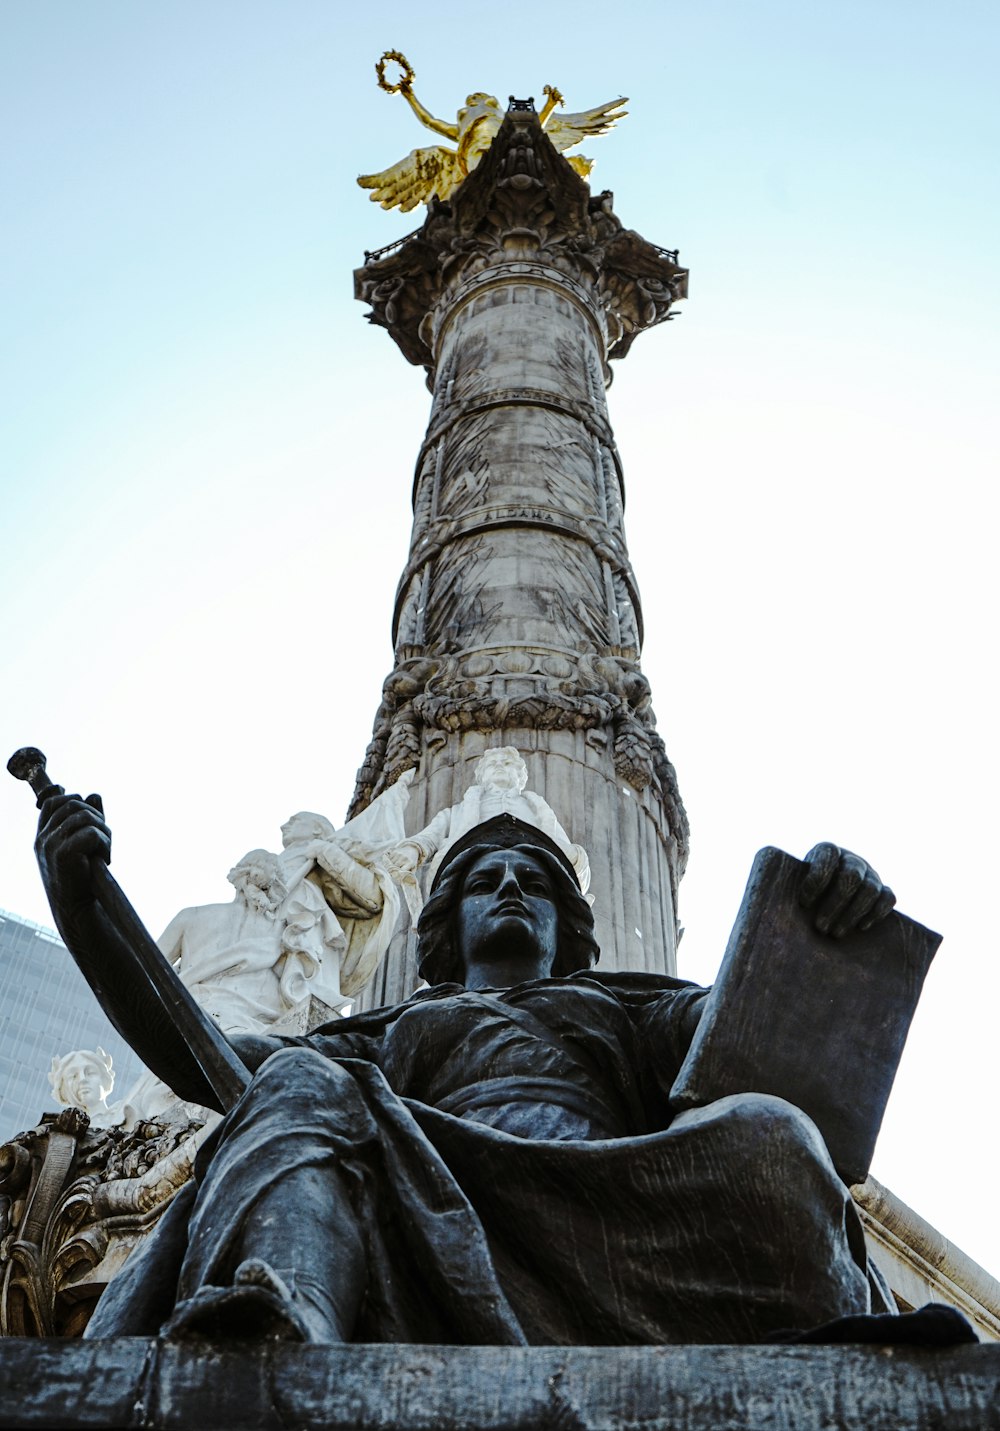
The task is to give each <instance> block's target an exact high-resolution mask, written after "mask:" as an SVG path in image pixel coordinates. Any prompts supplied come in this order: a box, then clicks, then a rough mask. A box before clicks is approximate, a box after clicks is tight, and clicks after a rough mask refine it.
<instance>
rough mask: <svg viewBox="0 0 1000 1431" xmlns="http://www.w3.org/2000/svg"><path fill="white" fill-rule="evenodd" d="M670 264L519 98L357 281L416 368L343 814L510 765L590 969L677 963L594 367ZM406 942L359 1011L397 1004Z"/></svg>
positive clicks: (679, 832)
mask: <svg viewBox="0 0 1000 1431" xmlns="http://www.w3.org/2000/svg"><path fill="white" fill-rule="evenodd" d="M686 281H687V274H686V271H685V270H684V269H682V268H680V267H679V265H678V263H677V256H676V254H673V253H668V252H666V251H665V250H662V249H658V248H656V247H654V245H652V244H649V243H647V242H646V241H645V240H643V239H641V238H639V236H638V235H637V234H635V233H632V232H630V231H628V230H626V229H624V228H623V227H622V224H621V222H620V221H619V220H618V218H617V217H616V216H615V215H614V213H613V211H612V203H611V195H610V194H601V195H598V196H592V195H591V193H590V190H589V189H588V187H587V185H586V184H585V183H584V182H583V180H581V179H580V178H579V177H578V176H577V175H576V174H575V173H574V172H573V170H572V169H571V168H570V166H569V164H568V163H567V162H566V160H565V159H563V158H562V157H561V156H560V155H559V154H557V153H556V151H555V150H554V149H553V147H552V145H551V143H550V142H549V140H548V139H547V138H546V137H545V135H544V133H543V132H542V129H541V127H540V125H539V122H538V118H537V116H536V115H535V114H534V112H533V110H531V109H530V108H528V109H523V108H522V109H512V110H511V112H510V113H509V114H508V116H507V119H506V121H505V123H504V125H503V128H502V129H501V131H500V133H499V135H498V136H497V138H496V139H495V140H494V142H493V145H492V146H491V148H490V150H489V151H488V153H487V154H486V156H485V157H484V159H483V161H482V163H481V164H480V165H479V167H478V168H477V169H476V170H474V172H473V173H472V174H471V175H470V176H469V178H468V179H467V180H466V181H465V183H464V184H463V185H462V187H461V188H460V189H459V190H458V191H457V193H456V194H455V195H454V196H453V197H452V199H451V200H450V202H448V203H444V204H439V203H435V204H434V205H433V206H432V208H431V210H430V212H429V214H428V218H427V220H426V222H425V224H424V226H423V228H422V229H421V230H420V231H419V233H417V234H416V235H414V236H413V237H411V238H410V239H409V240H407V241H406V242H404V243H403V244H402V245H401V246H400V247H398V248H396V249H395V250H394V251H393V252H391V253H389V254H387V255H383V256H381V257H378V256H374V257H373V258H372V259H370V260H369V262H367V263H366V264H365V266H364V267H363V268H361V269H359V270H358V271H357V273H356V275H355V282H356V292H357V296H358V297H359V298H361V299H363V300H364V301H365V302H367V303H369V304H370V305H371V308H372V312H371V314H370V315H369V316H370V318H371V320H372V321H373V322H375V323H378V324H380V325H382V326H384V327H386V328H388V330H389V332H390V333H391V334H392V336H393V338H394V339H395V340H396V342H397V343H398V344H399V346H400V348H401V349H402V351H403V353H404V355H405V356H406V357H407V358H408V359H409V360H410V361H411V362H414V363H420V364H423V365H424V366H425V368H426V369H427V373H428V381H429V383H430V386H431V389H432V391H433V394H434V403H433V407H432V411H431V418H430V424H429V426H428V430H427V435H426V437H425V439H424V442H423V445H422V447H421V450H420V454H419V457H418V461H417V469H416V478H415V482H414V490H413V511H414V520H413V536H412V541H411V547H410V556H409V560H408V562H407V566H406V570H405V571H404V572H403V576H402V578H401V581H400V584H399V591H398V595H397V601H396V612H395V620H394V632H393V639H394V644H395V652H396V667H395V670H394V671H393V672H392V674H391V675H390V677H389V678H388V680H387V681H386V683H385V687H384V690H383V701H382V706H381V708H380V710H379V712H378V716H377V718H376V721H375V729H374V733H373V737H372V742H371V745H370V747H369V750H368V753H367V756H366V758H365V763H364V765H363V767H362V769H361V771H360V772H359V779H358V789H357V793H356V796H355V802H354V806H353V810H357V809H361V808H363V807H364V805H365V804H366V803H367V802H368V801H369V800H370V799H371V798H372V797H373V796H374V795H377V794H378V793H379V792H380V791H381V790H383V789H384V788H385V787H386V786H387V785H388V784H391V783H392V782H393V781H394V780H395V779H397V778H398V776H399V775H400V774H401V773H402V771H403V770H406V769H408V768H410V767H412V766H416V767H417V772H418V773H417V777H416V780H415V781H414V785H413V788H412V795H411V802H410V807H409V810H408V812H407V828H408V829H411V830H416V829H419V828H420V825H421V823H426V821H427V820H428V819H429V818H430V817H431V816H433V815H434V814H436V813H437V811H438V810H439V809H441V808H442V806H443V805H447V804H453V803H455V802H456V801H457V800H459V799H460V798H461V796H462V795H463V794H464V793H465V790H466V789H467V788H468V786H469V784H470V783H471V781H472V771H473V767H474V764H475V761H476V760H477V759H478V757H479V755H480V754H481V753H482V751H483V750H484V749H485V748H486V747H487V746H489V745H498V744H513V745H516V746H517V747H518V748H519V750H521V752H522V754H524V756H525V758H526V760H527V762H528V769H529V777H530V780H529V783H530V788H532V789H534V790H535V791H537V793H538V794H540V795H542V796H544V797H545V799H546V800H547V801H548V802H549V804H550V805H551V806H552V807H553V809H554V810H555V811H556V814H557V815H558V817H559V819H560V820H561V822H562V824H563V825H564V826H565V828H566V830H567V832H568V834H569V836H570V838H571V839H572V840H574V841H577V842H578V843H580V844H582V845H584V846H585V847H586V848H587V849H588V851H589V853H590V859H591V868H592V872H593V884H592V893H593V894H594V897H595V905H594V913H595V917H596V921H597V932H598V938H599V941H600V944H601V949H602V968H607V969H637V970H650V971H653V972H659V973H669V972H673V970H674V968H675V944H676V919H675V909H676V889H677V882H678V880H679V878H680V874H681V872H682V870H683V865H684V859H685V855H686V849H687V821H686V818H685V815H684V809H683V805H682V804H681V801H680V797H679V794H678V791H677V784H676V779H675V777H674V771H673V767H672V766H671V764H670V762H669V760H668V759H667V755H666V752H665V749H664V746H663V742H662V740H661V739H660V737H659V735H658V734H657V731H656V726H655V721H654V717H653V711H652V707H651V701H650V692H649V687H648V684H647V682H646V680H645V677H644V676H643V675H642V672H641V670H640V668H639V651H640V646H641V642H642V612H641V607H640V602H639V594H638V589H637V586H636V582H635V577H634V575H633V573H632V569H631V566H630V565H629V560H628V552H627V549H626V544H625V532H624V526H623V512H624V482H623V476H622V470H621V463H620V460H619V458H618V453H617V451H616V448H615V444H614V437H613V434H612V432H611V427H610V424H609V422H608V414H607V406H606V403H605V387H606V385H607V384H608V383H609V382H610V378H611V373H610V369H609V366H608V362H609V359H611V358H618V357H622V356H624V354H625V353H626V352H627V351H628V348H629V346H630V345H631V343H632V341H633V339H634V338H635V337H636V336H637V334H638V333H640V332H642V331H643V330H644V329H645V328H648V327H650V326H652V325H653V324H655V323H659V322H662V321H663V320H664V319H666V318H668V317H669V313H670V307H671V304H672V303H673V302H674V300H675V299H676V298H678V297H683V296H684V294H685V292H686ZM414 983H415V966H414V961H413V941H412V939H411V938H408V937H407V935H406V934H405V932H404V933H402V934H401V935H400V936H399V938H398V939H397V941H396V943H395V944H394V946H393V948H392V950H391V951H390V954H389V957H388V959H387V961H386V968H385V970H384V971H383V974H382V977H381V978H380V979H379V980H377V981H376V984H375V985H373V986H372V987H371V988H370V989H369V990H367V991H366V993H365V995H364V996H363V998H362V1005H363V1006H365V1005H367V1006H370V1005H371V1004H372V1003H379V1002H382V1001H384V1000H387V999H391V1000H395V999H399V998H403V997H405V996H406V995H407V994H409V993H410V992H411V991H412V989H413V987H414Z"/></svg>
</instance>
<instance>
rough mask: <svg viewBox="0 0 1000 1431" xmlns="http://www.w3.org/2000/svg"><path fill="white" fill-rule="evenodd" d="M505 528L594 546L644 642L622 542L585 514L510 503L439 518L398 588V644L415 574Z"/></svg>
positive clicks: (394, 629)
mask: <svg viewBox="0 0 1000 1431" xmlns="http://www.w3.org/2000/svg"><path fill="white" fill-rule="evenodd" d="M502 527H535V528H541V529H543V530H545V531H556V532H559V533H561V534H562V535H563V536H566V537H570V538H571V539H572V540H574V541H580V542H585V543H586V544H587V546H589V547H590V548H591V550H592V551H593V552H594V554H595V556H596V557H597V558H598V560H599V561H601V562H603V563H604V564H605V565H606V566H607V567H608V569H609V571H610V572H611V574H612V576H617V577H620V578H621V580H622V581H623V582H624V584H625V589H626V591H627V592H628V598H629V601H630V602H631V603H632V609H633V611H634V612H635V618H636V625H637V627H638V634H639V645H640V647H641V645H642V637H643V622H642V600H641V598H640V596H639V589H638V587H637V586H636V581H635V575H634V573H633V571H632V567H631V565H630V564H629V561H628V557H627V556H626V554H625V552H624V550H623V549H621V547H620V545H619V543H617V542H616V541H615V539H614V537H613V535H612V534H611V533H605V534H600V533H598V532H596V531H595V530H594V528H593V527H592V526H591V524H590V523H589V522H587V521H585V520H584V519H583V518H582V517H576V516H573V515H572V514H571V513H568V512H559V511H556V510H554V509H546V508H544V507H537V506H532V507H529V506H521V505H517V506H514V505H508V506H503V507H495V508H493V509H492V510H490V511H485V512H473V513H470V514H469V515H468V516H466V517H460V518H457V519H454V520H452V521H447V520H445V521H439V522H438V523H437V524H436V526H435V530H434V534H433V536H429V537H428V539H427V542H426V544H425V545H422V546H420V547H419V548H418V549H417V550H416V551H415V552H413V553H412V554H411V556H410V560H409V561H408V562H407V564H406V567H405V568H404V571H403V574H402V576H401V577H400V579H399V585H398V586H397V588H396V603H395V609H394V611H393V618H392V640H393V645H395V644H396V641H397V638H398V632H399V621H400V616H401V614H402V610H403V606H404V604H405V602H406V597H407V592H408V591H409V589H410V586H411V583H412V582H413V579H414V577H416V576H419V574H420V573H421V572H422V571H423V570H424V568H425V567H426V566H427V565H428V564H429V563H430V562H432V561H434V560H435V559H436V558H437V557H438V556H440V554H441V552H442V551H443V550H444V549H445V547H447V546H450V545H451V544H452V543H454V542H456V541H459V540H461V539H464V538H466V537H471V536H475V535H477V534H478V533H481V532H488V531H495V530H496V529H497V528H502Z"/></svg>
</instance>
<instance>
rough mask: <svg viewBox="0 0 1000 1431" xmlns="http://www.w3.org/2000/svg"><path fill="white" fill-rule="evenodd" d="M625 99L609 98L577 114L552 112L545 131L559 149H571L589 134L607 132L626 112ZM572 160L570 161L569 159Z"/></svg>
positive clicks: (560, 150)
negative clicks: (603, 102)
mask: <svg viewBox="0 0 1000 1431" xmlns="http://www.w3.org/2000/svg"><path fill="white" fill-rule="evenodd" d="M623 104H628V100H627V99H609V100H608V102H607V104H599V105H597V106H596V107H595V108H594V109H583V110H581V111H580V113H579V114H558V113H553V114H552V115H551V116H550V118H549V122H548V123H547V124H546V126H545V133H546V134H547V135H548V136H549V138H550V139H551V140H552V143H553V144H554V145H555V146H556V148H557V149H558V150H559V152H560V154H561V153H562V152H563V150H564V149H572V147H573V145H574V144H579V143H580V141H581V140H582V139H586V138H587V136H588V135H590V134H607V132H608V130H609V129H611V128H613V127H614V125H615V124H616V123H617V122H618V120H619V119H624V118H625V116H626V114H628V110H627V109H622V105H623ZM570 162H572V161H570Z"/></svg>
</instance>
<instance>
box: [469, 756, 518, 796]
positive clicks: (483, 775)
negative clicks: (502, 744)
mask: <svg viewBox="0 0 1000 1431" xmlns="http://www.w3.org/2000/svg"><path fill="white" fill-rule="evenodd" d="M479 779H480V782H481V783H482V784H483V785H492V786H493V787H494V788H495V789H497V790H523V789H524V787H525V785H526V784H527V779H528V771H527V768H526V767H525V764H524V761H523V760H522V759H521V757H520V756H519V755H516V754H515V755H507V754H505V753H503V752H502V751H497V753H496V754H495V755H493V754H491V753H490V752H487V753H486V755H484V756H483V758H482V760H481V761H480V763H479Z"/></svg>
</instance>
